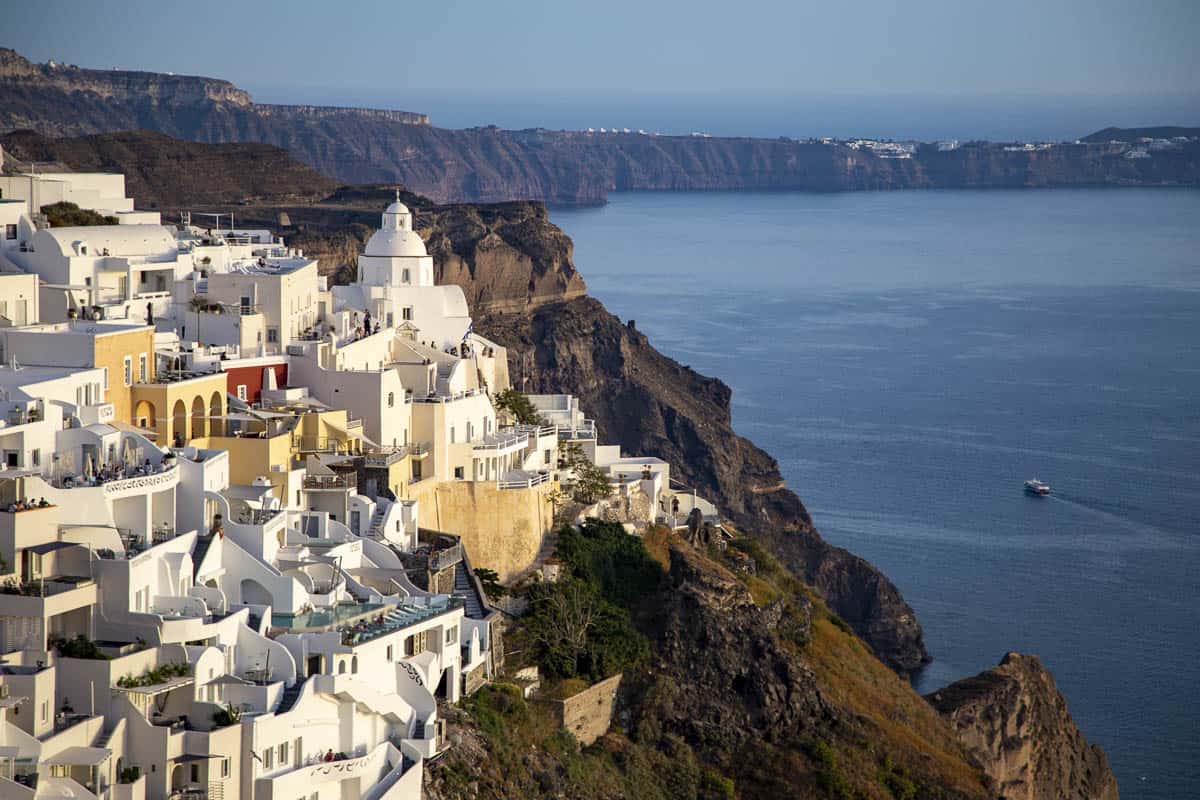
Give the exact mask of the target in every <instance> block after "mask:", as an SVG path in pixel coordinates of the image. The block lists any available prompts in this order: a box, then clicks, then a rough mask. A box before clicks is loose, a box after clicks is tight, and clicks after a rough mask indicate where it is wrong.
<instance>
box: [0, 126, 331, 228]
mask: <svg viewBox="0 0 1200 800" xmlns="http://www.w3.org/2000/svg"><path fill="white" fill-rule="evenodd" d="M0 146H3V148H4V153H5V157H6V160H8V161H10V162H11V161H15V160H19V161H23V162H31V161H36V162H38V164H39V167H40V168H43V169H44V168H45V165H46V163H47V162H54V163H57V164H60V165H62V166H63V167H66V168H68V169H70V170H71V171H74V172H122V173H124V174H125V188H126V191H127V192H128V193H129V196H130V197H133V198H135V199H136V200H137V206H138V208H151V209H153V208H162V207H176V208H180V207H183V208H193V207H196V206H202V205H205V204H208V203H218V204H219V203H233V202H245V201H246V200H249V199H255V200H259V201H267V202H282V201H288V200H301V199H311V198H320V197H324V196H325V195H327V194H329V193H330V192H331V191H333V189H334V187H335V184H334V182H333V181H331V180H330V179H328V178H326V177H325V176H323V175H320V174H319V173H317V172H315V171H313V170H312V169H311V168H309V167H306V166H305V165H303V164H301V163H299V162H297V161H296V160H295V159H293V158H292V157H291V156H290V155H289V154H288V153H287V152H286V151H284V150H280V149H279V148H278V147H272V146H271V145H266V144H252V143H247V144H230V145H208V144H199V143H197V142H187V141H183V140H181V139H173V138H171V137H169V136H163V135H162V134H158V133H152V132H150V131H127V132H123V133H107V134H97V135H93V136H83V137H79V138H71V139H51V138H47V137H45V136H42V135H40V134H37V133H34V132H33V131H18V132H14V133H9V134H5V135H3V136H0Z"/></svg>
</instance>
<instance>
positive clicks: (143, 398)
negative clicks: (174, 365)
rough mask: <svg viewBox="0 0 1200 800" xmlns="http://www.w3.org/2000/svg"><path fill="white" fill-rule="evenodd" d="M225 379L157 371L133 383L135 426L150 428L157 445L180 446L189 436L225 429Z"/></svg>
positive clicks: (198, 435) (187, 440)
mask: <svg viewBox="0 0 1200 800" xmlns="http://www.w3.org/2000/svg"><path fill="white" fill-rule="evenodd" d="M226 389H227V378H226V376H225V373H223V372H213V373H206V374H200V375H194V374H190V373H183V374H178V375H176V374H173V373H168V372H160V373H159V374H158V375H156V376H155V377H154V378H152V379H151V380H148V381H146V382H144V383H142V382H139V383H135V384H134V386H133V397H132V402H133V419H132V422H133V424H134V425H137V426H138V427H139V428H143V429H146V430H152V431H154V433H155V434H156V436H157V441H158V443H159V444H160V445H169V446H174V447H182V446H183V445H184V444H187V443H188V442H189V441H190V440H192V439H199V438H203V437H205V436H210V435H220V434H223V433H224V432H225V412H226V408H227V407H228V402H227V398H226V394H225V393H226Z"/></svg>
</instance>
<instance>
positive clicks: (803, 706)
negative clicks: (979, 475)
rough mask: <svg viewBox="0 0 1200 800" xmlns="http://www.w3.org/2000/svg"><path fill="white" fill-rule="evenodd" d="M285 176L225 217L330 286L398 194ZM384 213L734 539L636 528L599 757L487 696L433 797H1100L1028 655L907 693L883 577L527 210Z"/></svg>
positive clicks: (85, 155)
mask: <svg viewBox="0 0 1200 800" xmlns="http://www.w3.org/2000/svg"><path fill="white" fill-rule="evenodd" d="M144 135H145V134H135V136H144ZM161 146H163V147H169V146H172V145H161ZM221 147H224V146H214V149H215V151H219V149H220V148H221ZM101 151H103V152H104V153H106V154H107V155H106V156H105V157H106V158H109V159H111V160H109V161H108V162H106V163H107V164H108V168H110V169H121V170H125V171H128V169H127V167H135V166H139V165H140V167H139V168H143V169H144V170H145V174H144V175H143V176H142V181H143V183H142V185H144V186H145V187H148V188H151V189H153V187H160V188H159V189H157V191H161V192H165V191H167V188H166V186H167V183H169V181H164V180H162V179H161V176H157V172H158V171H159V170H160V169H161V166H153V163H154V162H156V161H157V162H158V163H159V164H160V165H161V162H162V161H163V160H164V159H153V158H152V159H146V158H144V157H141V156H139V147H138V146H137V145H136V143H134V144H131V143H130V141H129V140H125V141H124V142H123V143H122V144H121V146H113V147H110V146H108V144H106V143H102V144H100V145H96V144H92V145H88V146H82V147H81V146H79V145H77V144H72V145H70V146H67V147H64V148H60V149H57V150H55V151H54V152H57V153H59V154H60V156H61V158H62V160H63V161H64V162H69V161H70V160H71V159H77V163H88V162H87V160H88V159H91V158H93V157H95V155H96V154H97V153H99V152H101ZM164 152H166V151H164ZM202 155H203V158H204V159H210V158H212V157H214V156H219V152H209V153H203V154H202ZM260 155H261V156H262V157H264V158H265V157H270V158H273V159H274V158H278V157H279V153H278V151H274V150H271V151H263V153H262V154H260ZM65 165H66V166H71V164H70V163H65ZM148 165H149V166H148ZM77 168H78V167H77ZM283 168H284V169H287V170H292V172H291V174H293V175H294V176H296V177H297V180H298V184H297V185H294V186H291V187H285V188H284V189H283V190H279V191H280V194H279V195H278V197H277V198H276V199H270V198H266V197H260V199H259V200H256V201H254V202H251V203H249V204H247V205H245V206H239V208H238V215H239V222H240V223H243V224H246V225H255V226H258V225H263V226H269V227H272V228H275V229H277V230H281V231H282V232H283V233H284V234H285V235H286V236H287V237H288V240H289V243H292V244H299V245H301V246H303V247H304V248H305V249H306V250H307V252H308V253H309V254H310V255H314V256H316V257H319V258H320V260H321V267H322V271H323V272H325V273H326V274H328V275H330V276H331V277H334V278H335V279H341V280H345V279H347V278H348V277H350V276H351V275H352V274H353V269H354V263H355V258H356V256H357V254H358V253H359V252H360V250H361V248H362V245H363V243H364V242H365V240H366V238H367V235H368V234H369V232H370V231H371V229H373V228H374V227H375V226H377V225H378V218H379V210H380V209H381V208H382V207H383V206H385V205H386V204H387V202H390V200H391V198H392V197H393V190H392V189H391V188H390V187H377V186H376V187H372V186H357V187H343V188H341V189H338V190H336V191H334V192H332V193H330V194H324V191H325V187H324V186H323V184H322V183H321V181H320V180H317V179H313V178H312V177H311V176H309V177H308V178H304V175H305V173H304V172H303V171H302V168H301V169H299V170H296V169H293V167H289V166H287V165H283ZM214 174H217V173H214ZM219 174H220V175H221V176H222V177H221V178H220V180H218V181H214V182H213V184H212V185H211V186H209V187H207V190H208V192H209V194H208V195H206V197H207V198H208V201H209V202H210V203H211V204H212V205H211V208H212V209H213V210H218V209H219V210H226V211H227V210H228V208H229V204H231V203H233V202H235V201H237V200H239V199H241V198H244V197H245V196H247V194H249V193H250V192H251V186H250V183H249V176H252V175H253V174H254V173H253V171H245V172H244V173H243V172H241V171H234V172H228V171H227V172H222V173H219ZM242 174H244V175H245V176H246V180H242V179H240V178H239V176H240V175H242ZM277 190H278V187H277ZM322 195H324V196H322ZM165 196H166V195H165V194H164V195H163V197H164V198H165ZM299 198H318V199H308V200H303V201H298V199H299ZM403 199H404V201H405V202H406V203H408V204H409V205H410V206H411V207H412V208H413V209H414V210H415V211H416V221H417V227H418V229H419V230H420V231H421V233H422V235H423V236H424V237H425V238H426V239H427V241H428V242H429V250H430V252H431V253H432V254H433V255H434V257H435V263H436V269H437V272H438V278H439V280H440V281H446V282H454V283H458V284H459V285H461V286H462V287H463V288H464V291H465V292H466V295H467V297H468V299H469V301H470V304H471V308H472V312H473V313H474V314H475V315H476V317H477V319H478V323H477V326H478V328H479V329H480V330H481V332H483V333H484V334H485V335H487V336H490V337H492V338H495V339H496V340H497V341H500V342H501V343H503V344H505V345H506V346H507V347H508V348H509V354H510V358H511V362H512V363H511V374H512V375H513V377H514V379H515V381H516V382H517V383H518V388H521V389H524V390H526V391H553V392H564V391H565V392H573V393H575V394H577V395H578V396H579V397H580V398H581V400H582V401H583V403H584V405H585V407H586V408H587V410H588V412H589V413H590V414H592V415H593V416H594V417H595V418H596V420H597V423H598V425H599V427H600V429H601V431H602V433H603V436H604V438H605V439H607V440H608V441H613V442H618V443H620V444H621V445H622V447H623V448H624V449H625V450H626V451H627V452H630V453H639V454H653V455H659V456H661V457H663V458H666V459H668V460H670V461H671V462H672V467H673V471H674V472H675V473H676V474H677V475H679V476H680V477H681V478H682V479H683V480H684V481H686V482H687V483H689V484H691V485H693V486H695V487H696V488H697V489H698V490H699V491H701V492H702V493H704V494H706V495H707V496H709V497H710V498H712V499H713V500H715V501H716V502H718V503H719V504H720V506H721V507H722V510H723V512H724V513H725V514H726V515H727V516H728V518H729V519H730V520H731V521H732V524H733V526H734V527H735V528H736V529H738V530H739V531H740V532H741V533H742V534H744V535H743V536H742V537H740V538H739V539H737V540H735V542H734V544H733V545H731V547H730V549H729V550H728V551H727V552H726V551H721V552H713V551H711V550H706V549H703V548H696V547H693V546H692V545H690V544H688V543H686V542H684V541H682V540H680V539H679V538H678V537H674V536H669V535H665V534H664V533H663V532H659V533H657V534H655V537H654V538H653V540H651V538H649V537H648V538H647V540H646V541H645V543H644V546H645V547H646V548H647V549H648V550H650V551H652V554H653V556H654V558H656V559H657V560H658V561H659V562H660V563H661V566H662V572H661V577H660V578H659V579H658V580H656V581H654V582H653V584H652V585H651V586H650V587H649V588H648V589H647V590H646V592H645V594H644V595H643V596H640V597H638V598H636V602H634V603H633V604H632V607H631V615H632V618H633V621H634V623H635V625H636V627H637V629H638V631H639V632H640V635H642V636H644V637H645V638H646V641H647V642H648V649H647V660H643V661H638V662H637V664H636V666H635V667H632V668H631V669H630V671H629V675H627V676H626V677H627V681H626V682H625V683H623V689H622V691H621V696H620V699H619V713H618V716H617V718H616V720H615V724H614V728H613V730H612V731H611V732H610V734H609V735H607V736H605V737H604V738H603V739H602V740H601V742H600V746H599V749H597V748H589V749H588V750H587V751H584V752H580V751H578V750H577V749H575V748H573V747H572V746H571V745H570V743H569V742H566V741H565V740H564V739H563V738H562V737H561V736H559V735H558V734H555V733H554V731H553V729H552V728H550V729H548V728H546V727H545V722H546V720H545V717H544V715H543V714H542V713H541V712H539V711H538V709H537V706H536V704H529V703H527V702H525V701H524V700H523V699H522V698H520V697H519V695H514V694H513V692H512V691H510V690H509V689H507V688H505V687H503V686H499V687H496V688H494V689H487V690H484V692H483V693H481V694H480V695H479V696H477V699H476V700H473V701H470V702H468V703H467V704H465V705H464V707H463V708H460V709H457V710H452V711H449V712H448V713H449V714H450V715H451V716H452V717H453V720H452V722H453V724H452V728H451V730H452V739H454V741H455V744H454V746H453V747H452V748H451V749H450V750H449V751H448V753H447V754H446V756H445V758H444V759H442V760H441V761H440V762H439V763H438V764H437V765H435V766H434V767H432V768H431V769H430V771H429V774H428V783H427V786H426V789H427V794H428V796H429V797H430V798H431V800H441V798H451V797H479V798H504V797H512V796H530V797H567V796H570V797H582V798H614V799H615V798H641V797H646V798H651V797H654V798H667V797H680V798H682V797H702V798H728V797H744V798H759V797H762V798H766V797H780V796H788V795H789V794H792V795H798V796H818V797H848V796H856V797H879V798H888V797H944V798H956V797H963V798H966V797H972V798H974V797H980V798H983V797H995V796H997V792H998V791H1018V792H1019V791H1023V790H1024V787H1025V786H1026V784H1028V785H1030V786H1033V787H1035V793H1033V794H1017V795H1014V796H1019V797H1021V798H1022V799H1023V800H1024V798H1026V797H1027V798H1029V800H1035V798H1036V799H1038V800H1040V798H1042V797H1050V796H1058V795H1056V794H1054V793H1055V792H1061V793H1062V796H1064V797H1070V798H1075V797H1079V798H1084V797H1089V798H1090V797H1095V798H1098V800H1099V799H1103V800H1108V798H1112V797H1115V781H1114V780H1113V778H1112V775H1111V773H1110V772H1109V771H1108V768H1107V764H1106V763H1105V762H1104V760H1103V755H1102V754H1100V753H1099V752H1098V751H1097V750H1096V749H1095V748H1090V747H1089V746H1088V745H1087V744H1086V742H1084V741H1083V740H1082V737H1081V736H1080V735H1079V732H1078V730H1077V729H1076V728H1075V726H1074V723H1073V721H1072V720H1071V718H1070V716H1069V714H1068V713H1067V711H1066V708H1065V705H1063V703H1062V698H1061V697H1060V696H1058V694H1057V691H1056V690H1054V689H1053V683H1052V681H1051V680H1050V679H1049V676H1048V675H1047V674H1046V673H1045V672H1044V671H1042V670H1041V669H1040V665H1037V666H1036V668H1034V667H1031V666H1029V665H1028V664H1026V663H1025V662H1020V663H1018V662H1016V661H1013V664H1012V665H1009V664H1008V663H1007V662H1009V661H1010V660H1009V659H1006V664H1005V665H1002V667H1001V668H998V670H997V671H994V672H997V675H994V676H990V677H987V676H988V674H987V673H985V676H980V678H977V679H971V680H969V681H963V682H960V683H959V684H955V685H954V686H951V687H948V688H947V689H946V690H943V692H942V693H940V694H939V695H938V696H934V697H933V698H932V699H931V702H932V705H931V703H929V702H926V701H925V700H923V699H921V698H920V697H919V696H917V695H916V694H915V693H914V692H913V690H912V688H911V687H910V686H909V685H908V683H907V681H905V680H904V679H903V678H902V677H901V676H900V675H897V674H896V672H894V671H893V670H899V671H901V672H904V671H908V670H911V669H914V668H916V667H918V666H919V665H920V664H921V663H923V661H925V660H926V658H927V656H926V653H925V649H924V645H923V642H922V636H921V629H920V626H919V624H918V623H917V620H916V617H915V615H914V614H913V611H912V609H911V608H910V607H909V606H908V605H907V604H906V603H905V602H904V601H903V599H902V598H901V597H900V594H899V592H898V591H897V590H896V588H895V586H893V585H892V584H891V582H890V581H889V580H888V579H887V578H886V576H884V575H883V574H882V573H880V572H879V571H878V570H877V569H875V568H874V567H872V566H871V565H870V564H868V563H867V562H866V561H864V560H862V559H860V558H858V557H856V556H854V555H852V554H850V553H848V552H846V551H845V550H843V549H841V548H837V547H833V546H831V545H829V544H828V543H827V542H825V541H824V540H823V539H822V538H821V537H820V536H819V534H818V533H817V532H816V531H815V530H814V528H813V525H812V520H811V519H810V518H809V515H808V513H807V511H806V510H805V508H804V506H803V504H802V503H801V501H800V499H799V498H798V497H797V496H796V495H795V494H794V493H793V492H792V491H791V490H790V489H788V488H787V487H786V486H785V485H784V482H783V479H782V476H781V475H780V472H779V467H778V464H777V463H776V462H775V460H774V459H772V458H771V457H770V456H769V455H768V454H767V453H766V452H764V451H763V450H761V449H760V448H759V447H757V446H756V445H755V444H753V443H752V442H750V441H749V440H747V439H744V438H742V437H740V436H738V435H737V434H736V432H734V430H733V429H732V426H731V424H730V423H731V420H730V390H729V388H728V387H727V386H726V385H725V384H723V383H722V382H721V381H719V380H717V379H715V378H710V377H706V376H703V375H700V374H699V373H697V372H695V371H694V370H691V369H689V368H687V367H684V366H682V365H680V364H678V363H677V362H675V361H673V360H672V359H670V358H668V357H666V356H664V355H663V354H661V353H659V352H658V351H657V350H656V349H655V348H654V347H653V346H652V345H651V343H650V342H649V341H648V340H647V339H646V337H645V336H644V335H643V334H642V333H641V332H640V331H638V330H637V329H636V326H635V325H633V324H632V323H622V322H621V321H620V320H618V319H617V318H616V317H615V316H613V315H611V314H609V313H608V312H607V311H606V310H605V309H604V307H603V306H602V305H601V304H600V303H599V302H598V301H597V300H595V299H594V298H591V297H589V296H587V295H586V290H585V286H584V283H583V279H582V277H581V276H580V275H579V273H578V271H577V270H576V269H575V266H574V264H573V258H572V255H573V254H572V245H571V241H570V239H569V238H568V237H567V236H566V235H565V234H564V233H563V232H562V231H561V230H560V229H558V228H557V227H556V226H555V225H554V224H553V223H552V222H550V219H549V216H548V215H547V213H546V210H545V208H544V207H542V206H541V205H540V204H537V203H504V204H498V205H487V206H480V205H453V206H439V205H435V204H433V203H430V202H429V201H428V200H426V199H425V198H423V197H420V196H417V195H413V194H408V193H405V194H404V195H403ZM198 210H203V209H198ZM642 546H643V544H639V545H638V547H642ZM735 556H736V557H735ZM864 643H865V644H864ZM868 648H869V649H868ZM876 656H878V659H877V658H876ZM884 664H887V665H888V666H890V667H892V669H888V668H887V667H885V666H884ZM972 682H974V683H972ZM935 707H936V711H935ZM937 711H940V712H942V713H941V715H939V714H938V713H937ZM1018 779H1020V780H1018ZM1020 781H1025V782H1024V783H1022V782H1020ZM1004 787H1008V788H1007V789H1006V788H1004ZM1038 792H1040V794H1039V793H1038Z"/></svg>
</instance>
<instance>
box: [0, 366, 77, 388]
mask: <svg viewBox="0 0 1200 800" xmlns="http://www.w3.org/2000/svg"><path fill="white" fill-rule="evenodd" d="M99 370H100V367H43V366H29V367H26V366H23V365H22V366H18V367H17V368H16V369H13V368H12V367H10V366H7V365H4V366H0V384H3V385H5V386H20V385H21V384H26V383H41V382H42V381H50V380H57V379H59V378H69V377H71V376H73V375H79V374H81V373H84V372H98V371H99Z"/></svg>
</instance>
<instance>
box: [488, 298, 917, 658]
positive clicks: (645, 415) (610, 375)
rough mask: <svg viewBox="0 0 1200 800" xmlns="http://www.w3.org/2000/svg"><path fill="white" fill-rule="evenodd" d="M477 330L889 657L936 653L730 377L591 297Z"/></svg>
mask: <svg viewBox="0 0 1200 800" xmlns="http://www.w3.org/2000/svg"><path fill="white" fill-rule="evenodd" d="M477 327H478V328H479V330H480V331H481V332H482V333H483V334H484V335H485V336H488V337H490V338H493V339H494V340H496V341H497V342H499V343H501V344H503V345H505V346H506V347H508V349H509V360H510V364H509V374H510V375H511V376H512V379H513V382H514V384H515V385H516V386H517V388H518V389H520V390H522V391H526V392H569V393H572V394H575V395H576V396H578V397H579V398H580V403H581V404H582V405H583V407H584V408H586V409H587V410H588V413H589V414H591V415H592V416H594V418H595V419H596V424H597V427H598V428H599V430H600V432H601V435H602V437H603V438H604V439H605V441H609V442H613V443H617V444H620V445H621V448H622V450H624V451H625V452H627V453H630V454H638V455H656V456H659V457H660V458H663V459H665V460H667V461H669V462H670V463H671V467H672V473H673V474H674V475H675V476H677V477H678V478H679V479H680V480H682V481H684V482H685V483H687V484H689V485H692V486H694V487H696V488H697V489H698V490H699V492H700V493H701V494H703V495H705V496H707V497H709V498H710V499H712V500H714V501H715V502H717V503H718V504H719V505H720V507H721V508H722V510H723V511H724V512H725V513H726V514H728V515H729V517H730V518H731V519H732V520H733V521H734V523H735V524H736V525H737V526H738V527H739V528H740V529H742V530H744V531H746V532H747V533H749V534H751V535H753V536H756V537H759V538H761V539H762V540H764V541H766V542H768V543H769V544H770V545H771V546H772V547H773V549H775V550H776V552H778V553H779V554H780V556H781V557H782V558H783V559H784V560H785V563H787V565H788V566H789V567H790V568H791V569H793V570H794V571H795V572H796V573H797V574H799V575H801V576H802V577H803V578H804V579H805V580H806V581H807V582H809V583H810V584H811V585H813V586H814V587H816V588H817V589H818V590H819V591H820V592H821V594H822V596H823V597H824V598H825V600H826V602H828V603H829V605H830V607H831V608H832V609H833V610H834V611H836V612H837V613H838V614H839V615H840V616H841V617H843V618H844V619H845V620H846V621H847V622H849V623H850V624H851V625H852V626H853V627H854V629H855V631H856V632H858V633H859V635H861V636H862V637H863V638H864V639H865V640H866V641H867V642H868V643H869V644H870V645H871V646H872V647H873V648H874V650H875V652H876V653H877V654H878V656H879V657H880V659H882V660H883V661H884V662H885V663H887V664H889V665H891V666H892V667H894V668H896V669H899V670H902V671H908V670H912V669H915V668H917V667H918V666H920V665H921V664H922V663H924V662H925V661H926V660H928V656H927V654H926V652H925V647H924V643H923V639H922V633H921V626H920V624H919V623H918V622H917V619H916V615H915V614H914V613H913V610H912V608H911V607H909V606H908V604H907V603H905V602H904V600H903V598H901V596H900V593H899V591H897V589H896V587H895V586H894V585H893V584H892V583H891V581H889V580H888V579H887V577H886V576H884V575H883V574H882V573H880V572H879V571H878V570H877V569H876V568H875V567H873V566H871V565H870V564H868V563H867V562H866V561H864V560H862V559H860V558H858V557H857V556H854V555H852V554H850V553H848V552H847V551H845V550H843V549H841V548H839V547H834V546H832V545H830V544H829V543H827V542H826V541H825V540H824V539H822V538H821V537H820V535H819V534H818V533H817V532H816V531H815V530H814V529H813V527H812V520H811V519H810V518H809V515H808V511H807V510H806V509H805V508H804V505H803V503H801V502H800V498H799V497H797V496H796V495H795V493H793V492H792V491H791V490H789V489H787V488H786V486H785V485H784V481H783V476H782V475H781V474H780V472H779V465H778V463H777V462H776V461H775V459H773V458H772V457H771V456H770V455H768V454H767V453H766V452H764V451H763V450H762V449H760V448H759V447H757V446H756V445H755V444H754V443H753V442H751V441H749V440H748V439H745V438H743V437H741V436H738V435H737V433H735V432H734V430H733V427H732V418H731V413H730V397H731V392H730V390H729V387H728V386H726V385H725V384H724V383H722V382H721V381H720V380H718V379H716V378H710V377H706V376H704V375H701V374H699V373H698V372H696V371H695V370H692V369H690V368H688V367H684V366H681V365H680V364H679V363H678V362H676V361H674V360H672V359H670V358H668V357H666V356H664V355H663V354H662V353H660V352H658V351H657V350H655V349H654V347H653V346H652V345H651V344H650V342H649V341H648V340H647V338H646V337H645V335H643V334H642V333H641V332H639V331H637V330H636V329H635V328H634V327H632V325H623V324H621V322H620V320H618V319H617V318H616V317H615V316H613V315H612V314H610V313H608V311H606V310H605V309H604V307H603V306H602V305H601V304H600V303H599V302H598V301H596V300H595V299H593V298H590V297H580V298H577V299H575V300H571V301H569V302H564V303H556V304H553V305H546V306H543V307H540V308H537V309H533V310H532V311H530V312H528V313H522V314H488V315H485V316H484V317H483V318H482V319H480V321H479V322H478V323H477Z"/></svg>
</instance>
